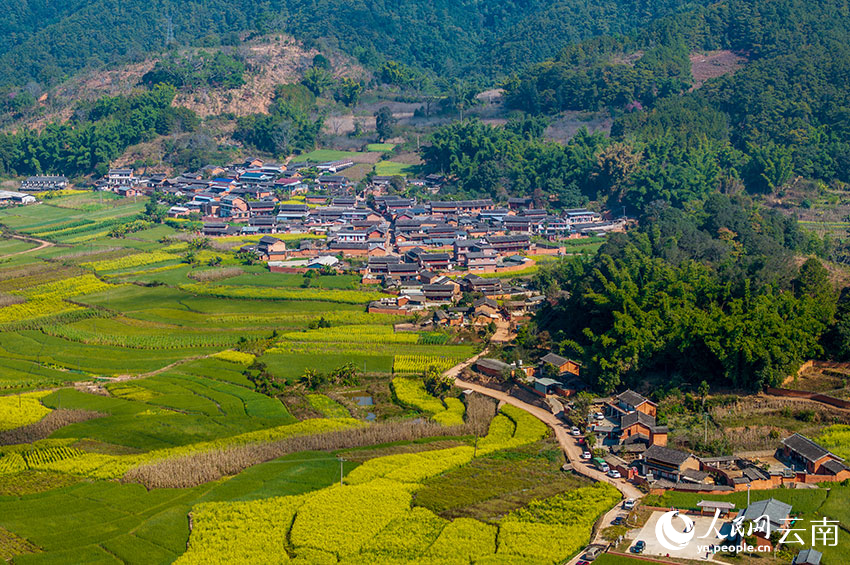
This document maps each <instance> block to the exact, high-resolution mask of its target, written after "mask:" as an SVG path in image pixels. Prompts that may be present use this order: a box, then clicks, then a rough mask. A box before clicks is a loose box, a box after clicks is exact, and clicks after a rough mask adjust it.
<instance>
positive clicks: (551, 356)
mask: <svg viewBox="0 0 850 565" xmlns="http://www.w3.org/2000/svg"><path fill="white" fill-rule="evenodd" d="M547 366H549V367H551V369H547ZM547 372H551V373H552V374H556V375H563V374H565V373H571V374H573V375H578V374H579V372H580V365H579V364H578V363H576V362H575V361H573V360H571V359H567V358H565V357H561V356H560V355H557V354H555V353H552V352H549V353H547V354H546V355H544V356H543V357H542V358H541V359H540V374H541V375H545V374H546V373H547Z"/></svg>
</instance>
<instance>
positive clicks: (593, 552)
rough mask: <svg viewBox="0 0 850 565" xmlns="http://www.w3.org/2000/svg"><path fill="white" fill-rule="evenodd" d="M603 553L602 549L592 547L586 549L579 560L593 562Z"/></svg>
mask: <svg viewBox="0 0 850 565" xmlns="http://www.w3.org/2000/svg"><path fill="white" fill-rule="evenodd" d="M603 551H605V548H604V547H601V546H598V545H594V546H592V547H591V548H590V549H588V550H587V553H585V554H584V555H582V556H581V558H582V559H584V560H585V561H593V560H594V559H596V558H597V557H599V556H600V555H602V552H603Z"/></svg>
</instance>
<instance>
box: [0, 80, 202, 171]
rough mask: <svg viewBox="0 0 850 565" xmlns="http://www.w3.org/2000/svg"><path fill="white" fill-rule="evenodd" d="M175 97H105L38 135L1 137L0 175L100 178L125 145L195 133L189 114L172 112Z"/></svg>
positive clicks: (155, 93)
mask: <svg viewBox="0 0 850 565" xmlns="http://www.w3.org/2000/svg"><path fill="white" fill-rule="evenodd" d="M175 93H176V91H175V89H174V87H173V86H170V85H158V86H156V87H154V88H153V89H151V90H150V91H147V92H143V93H139V94H136V95H133V96H114V97H112V96H110V97H104V98H101V99H99V100H97V101H96V102H92V103H86V104H82V105H81V106H79V107H78V108H77V110H76V112H75V116H74V118H73V119H71V120H70V121H68V122H65V123H62V124H59V123H50V124H48V125H47V126H46V127H45V128H44V129H43V130H42V131H40V132H38V131H35V130H30V129H22V130H20V131H18V132H17V133H14V134H0V173H13V174H18V175H31V174H41V173H53V174H64V175H69V176H73V175H78V174H89V173H92V172H97V173H100V174H103V173H105V172H106V169H108V168H109V163H110V162H111V161H112V160H113V159H115V158H116V157H118V156H119V155H121V153H123V152H124V150H125V149H126V148H127V147H129V146H130V145H133V144H135V143H139V142H141V141H146V140H149V139H151V138H153V137H154V136H155V135H157V134H160V135H162V134H169V133H174V132H180V131H191V130H193V129H194V128H195V127H197V124H198V118H197V116H195V114H194V112H192V111H191V110H187V109H185V108H175V107H172V106H171V101H172V100H173V99H174V96H175Z"/></svg>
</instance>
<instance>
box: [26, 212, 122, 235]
mask: <svg viewBox="0 0 850 565" xmlns="http://www.w3.org/2000/svg"><path fill="white" fill-rule="evenodd" d="M127 219H128V218H126V217H123V218H110V219H108V220H102V221H100V222H90V223H88V224H84V225H81V226H75V227H65V228H60V229H55V230H54V229H48V230H41V231H37V232H32V235H35V236H37V237H50V238H55V237H66V236H70V235H78V234H82V233H86V232H91V231H92V230H105V229H107V228H112V227H113V226H117V225H119V224H123V223H125V222H126V221H127ZM107 231H108V230H107Z"/></svg>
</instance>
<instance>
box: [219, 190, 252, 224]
mask: <svg viewBox="0 0 850 565" xmlns="http://www.w3.org/2000/svg"><path fill="white" fill-rule="evenodd" d="M218 213H219V216H221V217H222V218H228V219H229V220H232V221H236V222H238V221H244V220H247V219H248V217H249V215H250V214H249V211H248V203H247V202H246V201H245V199H244V198H240V197H239V196H232V195H228V196H225V197H223V198H222V199H221V200H220V201H219V208H218Z"/></svg>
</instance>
